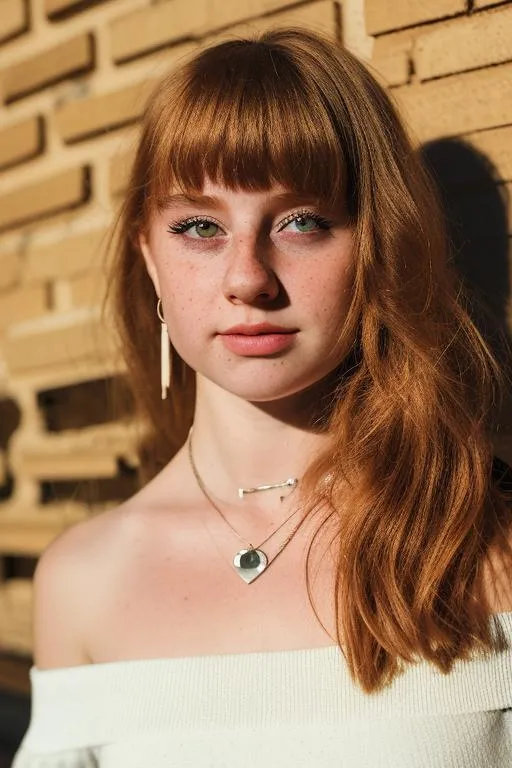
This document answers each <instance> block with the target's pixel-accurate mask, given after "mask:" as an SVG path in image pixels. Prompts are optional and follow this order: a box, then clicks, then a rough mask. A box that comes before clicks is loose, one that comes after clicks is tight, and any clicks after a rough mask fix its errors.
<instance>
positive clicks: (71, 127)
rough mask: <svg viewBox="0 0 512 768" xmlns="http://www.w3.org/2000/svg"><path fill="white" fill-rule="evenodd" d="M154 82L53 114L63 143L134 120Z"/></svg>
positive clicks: (83, 101)
mask: <svg viewBox="0 0 512 768" xmlns="http://www.w3.org/2000/svg"><path fill="white" fill-rule="evenodd" d="M157 82H158V80H157V79H154V80H153V79H150V80H145V81H144V82H142V83H138V84H137V85H131V86H129V87H128V88H123V89H121V90H120V91H113V92H111V93H104V94H101V95H98V96H91V97H89V98H86V99H81V100H80V101H71V102H68V103H67V104H65V105H64V106H62V107H61V108H60V109H58V110H57V112H56V126H57V130H58V131H59V133H60V135H61V137H62V138H63V140H64V141H65V142H68V143H71V142H73V141H77V140H79V139H81V138H84V137H86V136H94V135H95V134H98V133H103V132H106V131H109V130H112V129H114V128H119V127H120V126H122V125H127V124H128V123H132V122H134V121H135V120H137V118H138V117H140V115H141V114H142V112H143V109H144V105H145V102H146V100H147V98H148V96H149V94H150V92H151V91H152V89H153V88H154V87H155V85H156V83H157Z"/></svg>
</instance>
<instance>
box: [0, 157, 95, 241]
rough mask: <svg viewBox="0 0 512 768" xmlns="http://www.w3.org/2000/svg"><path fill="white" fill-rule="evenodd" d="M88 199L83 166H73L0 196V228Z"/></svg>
mask: <svg viewBox="0 0 512 768" xmlns="http://www.w3.org/2000/svg"><path fill="white" fill-rule="evenodd" d="M87 198H88V184H87V173H86V169H85V168H73V169H71V170H69V171H64V172H63V173H60V174H59V175H58V176H52V177H50V178H49V179H44V181H39V182H37V183H36V184H33V185H31V186H30V187H22V188H21V189H19V190H16V191H15V192H10V193H9V194H3V195H2V196H1V197H0V229H7V228H9V227H13V226H17V225H18V224H21V223H22V222H25V221H30V220H32V219H36V218H39V217H41V216H45V215H49V214H52V213H56V212H58V211H61V210H63V209H66V208H73V207H75V206H77V205H80V204H81V203H83V202H85V201H86V200H87Z"/></svg>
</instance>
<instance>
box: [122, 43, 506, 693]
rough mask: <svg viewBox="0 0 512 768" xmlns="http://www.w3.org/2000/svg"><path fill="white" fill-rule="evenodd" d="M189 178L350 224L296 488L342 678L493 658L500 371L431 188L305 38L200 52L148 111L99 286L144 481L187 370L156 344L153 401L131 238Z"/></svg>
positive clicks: (190, 392) (398, 127)
mask: <svg viewBox="0 0 512 768" xmlns="http://www.w3.org/2000/svg"><path fill="white" fill-rule="evenodd" d="M207 178H208V179H210V180H212V181H213V182H216V183H222V184H224V185H225V186H227V187H229V188H233V189H248V190H262V189H266V188H269V187H270V186H271V185H272V184H273V183H280V184H282V185H283V186H285V187H286V188H288V189H290V190H292V191H297V192H300V193H307V194H313V195H316V196H318V198H320V199H322V200H325V201H329V202H332V201H334V200H336V199H339V197H340V193H341V195H342V198H343V200H344V204H345V207H346V211H347V215H348V216H349V219H350V221H351V223H352V225H353V227H354V233H355V234H354V241H355V246H354V247H355V273H354V287H353V296H352V301H351V306H350V309H349V311H348V315H347V318H346V323H345V328H344V331H343V333H344V334H345V340H346V349H347V350H348V352H347V356H351V359H353V360H354V364H353V365H352V367H351V368H350V370H349V372H348V373H345V375H344V376H343V377H342V378H341V380H340V381H339V383H338V386H337V388H336V390H335V391H334V392H333V395H332V400H331V408H330V415H329V419H328V425H327V426H328V429H329V431H330V435H331V438H332V440H331V445H330V446H329V450H328V451H326V452H325V453H324V454H323V455H321V456H320V457H319V458H318V459H317V460H315V461H314V462H313V463H312V465H311V466H310V467H309V469H308V471H307V473H306V476H305V478H304V480H303V483H302V487H303V489H304V490H303V492H304V499H305V501H306V509H307V510H308V513H310V514H313V513H314V511H315V510H316V509H317V508H318V506H319V504H322V503H325V504H328V505H330V509H332V514H331V516H330V518H331V519H335V520H336V521H337V525H338V530H339V532H340V534H341V535H339V537H338V538H339V541H338V543H337V546H338V561H337V571H336V577H337V578H336V589H335V594H334V595H333V608H334V610H335V614H336V624H337V627H338V635H337V640H338V643H339V644H340V647H342V650H343V652H344V654H345V657H346V660H347V664H348V668H349V670H350V673H351V675H352V677H353V679H354V680H355V681H356V682H357V683H358V684H359V685H360V686H361V688H362V689H363V690H364V691H366V692H368V693H371V692H375V691H378V690H380V689H381V688H382V687H383V686H385V685H386V684H387V683H389V682H391V681H392V680H393V678H394V677H395V676H396V675H397V674H398V673H399V672H400V671H401V670H402V669H403V668H404V663H411V662H413V661H417V660H418V658H422V659H425V660H427V661H429V662H431V663H432V664H434V665H435V666H436V667H437V668H438V669H439V670H441V671H442V672H448V671H449V670H450V669H451V667H452V665H453V663H454V662H455V661H456V660H457V659H465V658H469V656H470V654H471V653H472V652H473V651H474V650H475V649H476V650H478V649H488V650H490V649H492V648H494V645H493V638H492V635H491V630H490V626H489V606H488V605H487V603H486V599H485V595H484V593H483V591H482V587H481V584H482V577H483V573H484V569H485V562H486V558H487V556H488V553H489V551H490V549H491V545H494V544H495V543H496V542H497V541H499V542H500V546H503V549H504V551H507V552H509V550H508V549H507V541H508V540H507V538H506V535H507V531H508V530H509V528H510V522H511V520H510V516H511V514H510V509H511V507H510V502H509V499H507V498H506V497H505V495H504V494H502V493H501V492H500V491H499V489H498V488H497V487H496V485H495V484H494V483H493V480H492V474H491V472H492V447H491V443H490V440H489V435H488V425H489V419H490V413H491V409H492V405H493V401H494V399H495V398H496V397H497V396H498V394H499V391H500V387H501V386H502V384H501V382H500V371H499V369H498V366H497V364H496V362H495V360H494V358H493V356H492V354H491V352H490V351H489V349H488V347H487V345H486V343H485V342H484V340H483V339H482V337H481V335H480V334H479V332H478V330H477V329H476V327H475V326H474V324H473V323H472V321H471V320H470V318H469V315H468V312H467V311H466V309H465V308H464V306H463V298H462V292H461V288H460V285H459V281H458V279H457V278H456V277H455V275H454V273H453V272H452V270H451V267H450V264H449V252H448V247H447V237H446V233H445V231H444V227H443V223H442V221H443V219H442V214H441V211H440V207H439V204H438V201H437V195H436V191H435V188H434V185H433V183H432V181H431V180H430V178H429V176H428V174H427V172H426V171H425V169H424V167H423V165H422V164H421V161H420V159H419V156H418V154H417V153H416V152H415V151H414V149H413V147H412V145H411V142H410V140H409V138H408V137H407V135H406V132H405V130H404V128H403V126H402V123H401V122H400V119H399V118H398V116H397V113H396V111H395V108H394V106H393V104H392V102H391V100H390V98H389V96H388V95H387V94H386V92H385V91H384V90H383V89H382V88H381V86H380V85H379V84H378V83H377V81H376V80H375V79H374V77H373V76H372V75H371V73H370V72H369V71H368V70H367V69H366V68H365V67H364V66H363V65H362V64H361V63H360V62H359V61H358V60H357V58H356V57H355V56H353V55H352V54H350V52H348V51H347V50H346V49H344V48H341V47H339V46H337V45H336V44H335V43H333V42H331V41H329V40H327V39H324V38H322V37H320V36H318V35H315V34H313V33H309V32H305V31H303V30H295V29H288V30H277V31H273V32H268V33H265V34H263V35H261V36H259V37H257V38H255V39H244V40H234V41H229V42H224V43H221V44H219V45H216V46H214V47H211V48H208V49H205V50H202V51H201V52H199V53H198V54H196V55H195V56H194V57H193V58H192V59H191V60H189V61H186V62H185V63H183V64H182V66H180V67H179V68H178V69H177V70H175V71H174V72H172V73H171V74H170V75H168V76H167V77H166V78H165V79H164V80H163V81H162V83H161V84H160V85H159V87H158V88H157V89H156V90H155V92H154V94H153V96H152V98H151V99H150V101H149V103H148V106H147V109H146V113H145V116H144V120H143V125H142V135H141V139H140V143H139V147H138V151H137V154H136V157H135V161H134V165H133V169H132V175H131V180H130V184H129V189H128V193H127V196H126V199H125V202H124V206H123V209H122V212H121V215H120V219H119V240H118V246H119V247H118V249H117V253H116V256H115V259H114V262H113V264H112V290H111V297H112V301H113V306H114V312H115V316H116V317H117V318H118V323H119V333H120V338H121V340H122V349H123V353H124V355H125V359H126V362H127V367H128V373H129V377H130V380H131V382H132V386H133V389H134V393H135V396H136V398H137V403H138V407H139V412H140V414H141V417H142V418H143V419H144V422H145V424H146V425H147V435H146V439H145V441H144V443H143V445H142V447H141V465H142V478H143V480H144V479H149V478H150V477H151V476H152V475H154V474H156V472H157V471H159V469H160V468H162V467H163V466H164V465H165V464H166V463H167V462H168V461H169V460H170V459H171V458H172V456H173V455H174V453H175V452H176V451H177V450H178V449H179V447H181V445H183V443H184V442H185V440H186V436H187V433H188V430H189V428H190V425H191V423H192V419H193V412H194V397H195V375H194V372H193V371H192V370H191V369H190V368H189V366H188V365H187V364H186V363H185V362H184V361H183V360H182V359H181V358H180V357H179V356H178V355H177V353H176V352H175V351H174V350H173V352H172V357H173V381H172V388H171V400H170V402H166V403H165V404H162V402H161V400H160V392H159V346H158V341H159V321H158V318H157V315H156V297H155V293H154V288H153V285H152V283H151V280H150V278H149V276H148V274H147V271H146V267H145V264H144V260H143V258H142V256H141V254H140V252H139V248H138V243H137V238H138V235H139V233H140V232H141V231H143V230H144V228H145V226H146V224H147V221H148V217H149V216H150V215H151V212H152V211H153V210H157V209H159V208H160V207H161V206H162V205H164V204H165V199H166V196H167V195H168V194H169V192H170V191H171V190H175V189H178V190H181V191H183V192H185V193H191V192H198V191H201V190H202V188H203V185H204V182H205V180H206V179H207ZM347 510H348V511H347ZM321 530H322V527H320V528H319V529H318V531H317V535H320V533H321ZM310 551H311V550H310ZM511 554H512V553H511ZM308 565H309V553H308V563H307V564H306V567H308ZM308 585H309V581H308Z"/></svg>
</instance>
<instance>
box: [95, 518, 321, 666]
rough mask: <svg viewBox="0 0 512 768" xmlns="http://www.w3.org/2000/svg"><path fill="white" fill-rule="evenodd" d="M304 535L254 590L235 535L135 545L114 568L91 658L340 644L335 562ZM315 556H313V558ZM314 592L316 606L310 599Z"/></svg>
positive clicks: (271, 566) (272, 554)
mask: <svg viewBox="0 0 512 768" xmlns="http://www.w3.org/2000/svg"><path fill="white" fill-rule="evenodd" d="M309 544H310V538H309V535H308V533H307V531H306V530H305V531H304V532H303V533H302V534H297V536H296V537H295V538H294V539H293V540H292V541H291V542H290V544H288V546H287V547H286V549H285V550H283V552H281V553H280V554H279V555H277V556H275V549H276V548H274V549H272V547H266V548H265V549H266V550H267V553H268V556H269V564H268V566H267V568H266V570H265V571H263V573H261V574H260V575H259V576H258V578H257V579H255V580H254V581H253V582H252V583H250V584H246V583H245V582H244V581H243V580H242V579H241V578H240V576H239V575H238V573H237V572H236V570H235V568H234V567H233V557H234V555H235V554H236V552H237V550H238V548H239V546H241V545H240V544H239V543H238V542H236V540H235V541H233V538H232V537H231V538H230V537H228V536H227V537H226V538H225V539H222V538H220V539H219V538H217V539H216V541H215V544H213V542H212V539H211V538H210V537H208V536H205V537H197V536H196V537H189V536H187V535H186V534H185V533H183V535H180V536H179V537H174V538H173V541H172V542H171V541H169V540H167V541H166V539H165V537H163V536H156V537H152V538H151V540H148V541H147V542H144V543H143V544H142V545H141V544H140V543H139V544H138V545H137V546H133V548H132V551H131V553H130V556H129V557H123V558H121V559H120V560H119V562H118V563H117V565H116V567H115V568H112V569H111V574H110V576H109V580H108V588H107V589H106V590H105V592H104V595H103V598H102V600H101V607H100V613H101V618H100V621H98V624H97V627H98V629H97V631H95V632H94V634H93V636H92V637H91V640H90V642H89V653H90V656H91V659H92V661H94V662H95V663H101V662H106V661H119V660H129V659H134V658H162V657H166V658H168V657H179V656H192V655H193V656H195V655H197V656H200V655H211V654H222V653H250V652H253V651H269V650H287V649H297V648H314V647H323V646H326V645H332V644H334V643H335V642H336V639H335V624H334V620H333V610H332V600H333V590H334V582H333V573H334V569H333V567H332V566H333V561H332V558H331V557H329V556H327V555H326V554H325V553H324V554H322V555H320V556H319V555H318V554H317V555H316V556H315V557H313V560H312V565H310V572H309V577H307V575H306V554H307V550H308V548H309ZM314 552H315V550H314V549H313V550H312V553H314ZM308 579H309V588H310V590H311V593H312V597H313V600H314V602H313V605H314V608H315V609H316V611H317V613H318V615H319V617H320V619H321V622H322V623H323V624H324V626H322V623H321V622H320V621H319V619H318V618H317V616H316V615H315V611H314V609H313V606H312V604H311V602H310V600H309V597H308Z"/></svg>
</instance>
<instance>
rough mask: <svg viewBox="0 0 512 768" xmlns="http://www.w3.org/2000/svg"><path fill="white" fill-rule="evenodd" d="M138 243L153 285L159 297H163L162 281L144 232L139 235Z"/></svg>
mask: <svg viewBox="0 0 512 768" xmlns="http://www.w3.org/2000/svg"><path fill="white" fill-rule="evenodd" d="M138 242H139V248H140V251H141V253H142V256H143V257H144V261H145V263H146V269H147V271H148V274H149V276H150V278H151V280H152V281H153V285H154V286H155V291H156V293H157V295H158V296H161V295H162V294H161V293H160V281H159V280H158V273H157V271H156V267H155V262H154V261H153V256H152V255H151V248H150V247H149V243H148V241H147V238H146V235H145V234H144V233H143V232H140V233H139V235H138Z"/></svg>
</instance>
